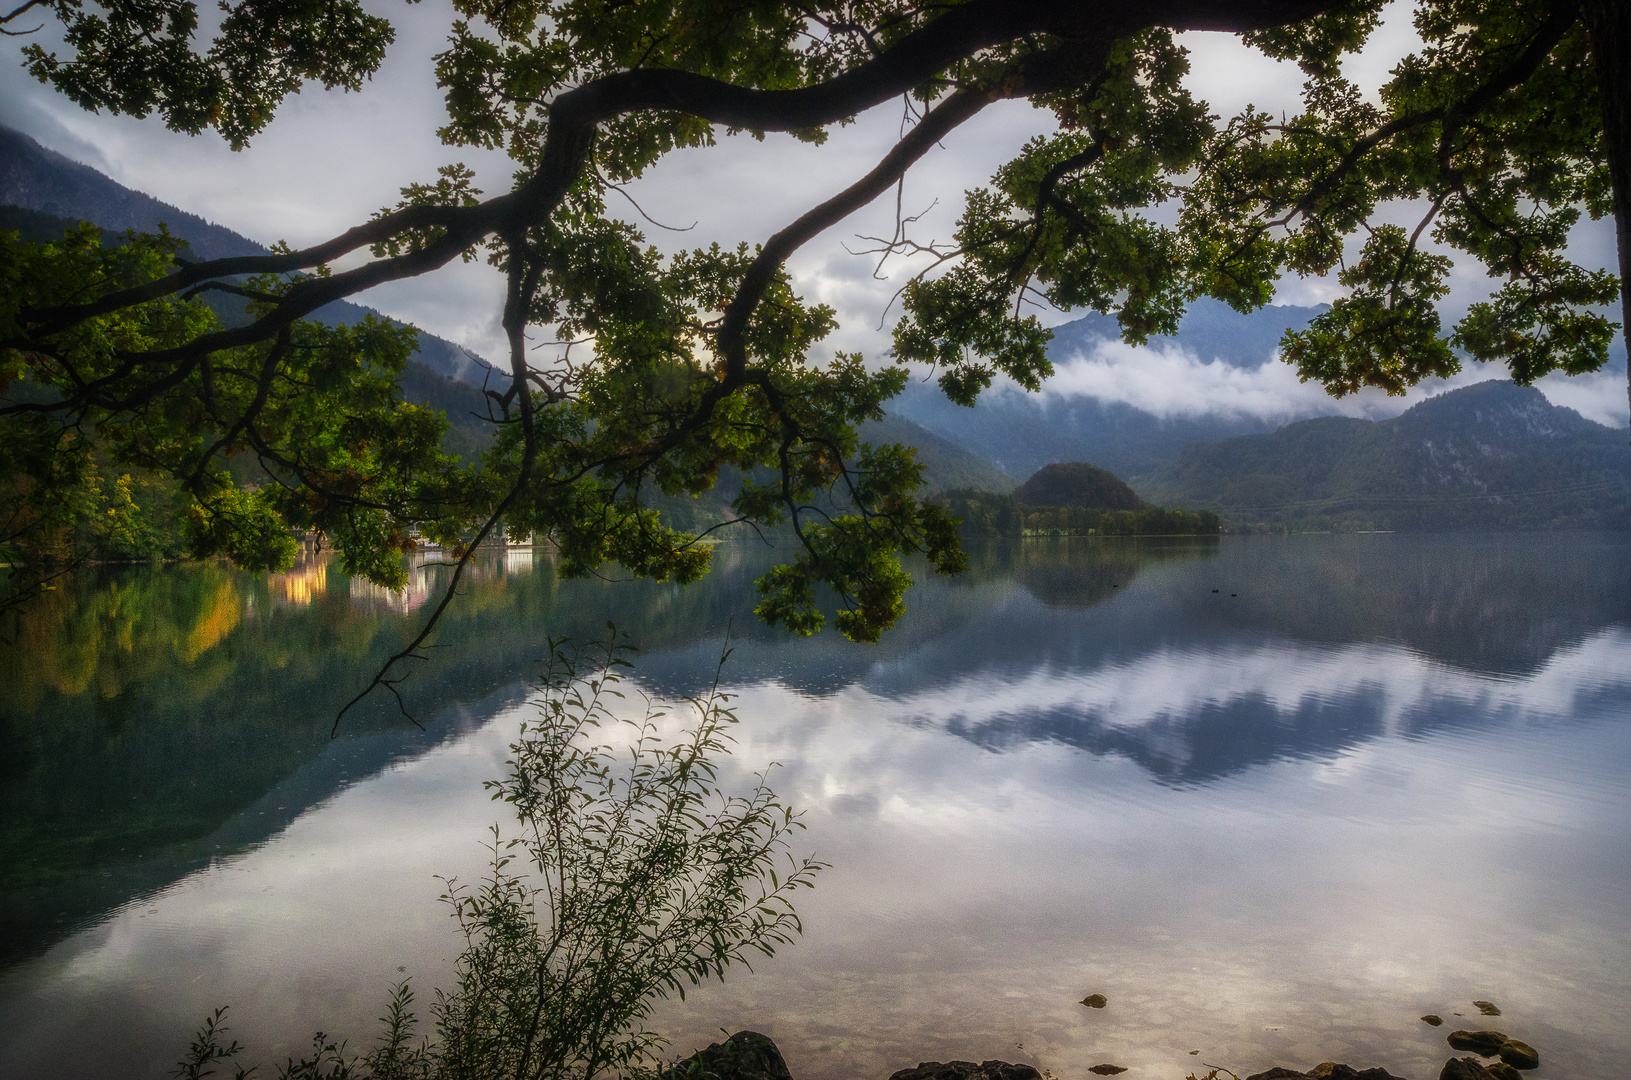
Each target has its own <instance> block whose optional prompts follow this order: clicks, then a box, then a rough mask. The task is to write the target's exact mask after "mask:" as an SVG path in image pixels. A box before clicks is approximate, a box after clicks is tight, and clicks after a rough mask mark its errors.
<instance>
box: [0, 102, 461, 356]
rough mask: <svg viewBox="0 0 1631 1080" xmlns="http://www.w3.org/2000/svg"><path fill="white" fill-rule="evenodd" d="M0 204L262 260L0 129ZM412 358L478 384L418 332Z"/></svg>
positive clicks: (341, 314)
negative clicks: (160, 234)
mask: <svg viewBox="0 0 1631 1080" xmlns="http://www.w3.org/2000/svg"><path fill="white" fill-rule="evenodd" d="M0 204H3V205H7V206H17V207H22V208H23V209H25V210H32V211H35V212H36V213H40V214H46V215H50V216H51V217H53V218H62V219H65V220H67V221H93V222H95V223H96V224H97V225H99V226H100V227H102V228H103V229H107V230H110V231H114V232H123V231H124V230H126V229H135V230H136V231H138V232H157V231H158V228H159V224H160V223H161V222H162V223H163V224H164V225H166V226H168V228H169V230H170V232H171V234H172V235H174V236H178V237H180V238H181V239H183V240H185V241H187V244H188V247H189V248H190V249H191V252H192V254H193V255H194V256H195V257H197V258H200V259H221V258H228V257H231V256H238V255H266V254H269V251H268V249H267V248H266V247H265V246H264V245H262V244H258V243H256V242H255V241H253V240H251V239H249V238H248V237H246V236H242V235H240V234H238V233H236V232H233V231H232V230H231V229H228V228H227V227H225V226H224V225H217V224H215V223H214V222H211V221H206V220H204V219H203V218H201V217H199V216H198V215H197V214H190V213H188V212H187V211H185V210H182V209H180V208H178V207H175V206H171V205H170V204H169V203H166V202H161V201H159V200H158V199H155V198H154V197H153V196H151V195H146V194H143V193H142V192H140V191H133V190H131V189H130V188H127V187H125V186H124V185H123V184H120V183H119V182H118V181H116V180H113V179H110V178H109V177H107V176H104V175H102V174H101V173H99V172H97V171H96V170H95V169H93V168H91V167H90V166H89V165H81V164H80V163H79V162H77V161H73V160H71V159H69V158H66V157H64V156H63V155H61V154H59V153H57V152H56V151H54V150H47V149H46V148H45V147H43V146H41V145H40V144H39V143H37V142H35V141H34V140H33V139H31V138H29V137H28V136H27V135H24V134H23V133H22V132H20V131H15V130H13V129H11V128H8V127H4V126H0ZM14 227H15V226H14ZM368 314H373V315H375V316H378V317H380V318H386V316H383V315H380V313H379V312H377V311H374V310H373V309H372V308H367V307H363V306H362V305H360V304H353V303H349V302H347V301H344V300H338V301H335V302H334V303H332V304H328V305H326V306H324V307H322V308H319V309H318V310H317V311H316V312H314V313H313V315H312V317H313V318H315V319H317V320H318V321H319V322H326V323H330V324H333V325H340V326H352V325H355V324H356V323H358V322H361V321H362V318H363V316H365V315H368ZM390 321H392V322H395V321H396V320H390ZM397 325H402V324H401V323H397ZM416 359H417V360H418V361H419V362H420V363H422V364H424V365H426V366H427V367H429V368H431V369H432V370H434V371H436V372H439V373H440V374H442V375H446V376H448V377H449V378H453V379H459V380H462V381H464V382H468V383H470V384H471V385H474V386H480V385H481V381H482V375H483V374H484V370H483V364H484V361H482V360H480V359H479V358H477V357H475V356H474V355H473V354H472V353H470V352H469V351H468V350H466V349H464V348H462V347H460V346H458V345H455V344H454V343H453V342H451V341H448V340H446V339H445V338H439V337H437V336H436V335H435V334H427V333H425V332H424V331H420V333H419V352H418V354H417V355H416Z"/></svg>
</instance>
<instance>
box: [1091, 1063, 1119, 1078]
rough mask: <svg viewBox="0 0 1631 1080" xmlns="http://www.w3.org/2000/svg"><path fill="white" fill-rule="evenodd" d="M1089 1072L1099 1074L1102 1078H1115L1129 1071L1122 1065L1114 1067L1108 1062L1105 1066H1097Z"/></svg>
mask: <svg viewBox="0 0 1631 1080" xmlns="http://www.w3.org/2000/svg"><path fill="white" fill-rule="evenodd" d="M1087 1071H1088V1072H1090V1073H1097V1074H1098V1075H1100V1076H1114V1075H1116V1074H1117V1073H1124V1072H1126V1071H1127V1070H1126V1069H1125V1068H1124V1067H1122V1066H1120V1065H1112V1064H1110V1063H1109V1062H1108V1061H1107V1062H1105V1063H1104V1064H1103V1065H1095V1066H1093V1067H1092V1068H1091V1069H1089V1070H1087Z"/></svg>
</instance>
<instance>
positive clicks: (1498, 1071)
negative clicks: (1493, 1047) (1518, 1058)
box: [1484, 1061, 1523, 1080]
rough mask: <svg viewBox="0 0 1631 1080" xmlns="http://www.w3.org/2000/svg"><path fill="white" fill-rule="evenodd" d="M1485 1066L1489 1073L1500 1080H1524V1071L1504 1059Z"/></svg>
mask: <svg viewBox="0 0 1631 1080" xmlns="http://www.w3.org/2000/svg"><path fill="white" fill-rule="evenodd" d="M1484 1068H1486V1069H1488V1070H1489V1074H1490V1075H1491V1076H1494V1077H1497V1078H1498V1080H1523V1073H1521V1072H1519V1071H1518V1070H1517V1069H1514V1068H1513V1067H1512V1066H1510V1065H1508V1064H1507V1063H1506V1062H1504V1061H1497V1062H1495V1063H1494V1064H1493V1065H1485V1066H1484Z"/></svg>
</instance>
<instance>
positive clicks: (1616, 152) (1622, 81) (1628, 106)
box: [1581, 0, 1631, 407]
mask: <svg viewBox="0 0 1631 1080" xmlns="http://www.w3.org/2000/svg"><path fill="white" fill-rule="evenodd" d="M1581 13H1582V14H1583V15H1584V16H1585V19H1586V27H1587V29H1588V30H1589V31H1590V33H1591V52H1592V59H1593V62H1594V63H1595V64H1596V67H1597V99H1598V101H1599V103H1600V105H1601V108H1602V111H1603V142H1604V145H1605V146H1606V148H1607V150H1608V175H1609V179H1610V180H1611V181H1612V182H1613V184H1614V232H1615V236H1616V238H1617V240H1618V241H1619V251H1620V333H1621V335H1622V336H1623V337H1624V338H1625V340H1626V343H1627V345H1631V3H1627V2H1626V0H1585V2H1584V3H1582V4H1581ZM1625 374H1626V391H1625V392H1626V404H1627V406H1628V407H1631V363H1627V364H1626V369H1625Z"/></svg>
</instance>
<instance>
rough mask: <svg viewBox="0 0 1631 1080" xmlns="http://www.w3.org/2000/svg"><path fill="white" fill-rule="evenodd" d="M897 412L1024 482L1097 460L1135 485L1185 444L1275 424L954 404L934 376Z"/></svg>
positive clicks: (1044, 398) (1083, 406) (995, 397)
mask: <svg viewBox="0 0 1631 1080" xmlns="http://www.w3.org/2000/svg"><path fill="white" fill-rule="evenodd" d="M889 411H890V412H891V413H892V414H894V415H896V416H900V417H903V418H905V419H908V420H912V421H914V422H916V423H918V424H921V425H922V426H923V427H924V428H926V429H928V430H929V431H932V432H933V433H934V434H936V435H939V436H941V437H942V438H944V439H947V440H949V441H951V442H954V443H956V444H957V445H959V446H961V447H963V448H964V449H965V450H968V451H970V452H971V453H974V454H978V455H979V456H980V457H983V458H985V459H986V460H988V461H990V462H992V463H993V464H995V465H996V466H997V467H998V468H1000V469H1002V471H1003V472H1004V473H1006V474H1008V475H1009V476H1011V477H1013V478H1014V479H1015V480H1016V481H1017V480H1019V479H1020V478H1023V477H1028V476H1030V475H1031V474H1032V473H1034V472H1036V470H1038V469H1040V468H1041V467H1042V466H1044V465H1051V464H1053V463H1055V462H1060V461H1090V462H1092V463H1093V464H1095V465H1098V466H1099V467H1100V468H1105V469H1109V470H1110V471H1111V472H1113V473H1115V474H1116V475H1117V476H1121V477H1125V478H1126V479H1127V480H1128V481H1130V482H1131V483H1132V484H1133V485H1134V486H1135V487H1136V486H1138V484H1139V482H1140V481H1141V480H1142V479H1143V478H1144V477H1146V476H1149V475H1151V474H1153V473H1156V472H1159V471H1160V470H1161V469H1163V468H1165V467H1166V466H1168V465H1170V464H1172V463H1173V462H1175V461H1177V460H1178V455H1179V454H1180V453H1181V452H1182V451H1183V448H1184V447H1185V446H1188V445H1189V444H1190V443H1195V442H1211V441H1215V440H1217V439H1226V438H1229V437H1230V436H1234V435H1251V434H1257V433H1259V432H1265V431H1272V430H1274V428H1275V426H1276V425H1275V423H1274V422H1273V421H1270V420H1260V419H1257V418H1255V417H1238V416H1202V417H1193V418H1188V417H1185V418H1174V419H1162V418H1161V417H1158V416H1156V415H1154V414H1153V413H1149V412H1145V411H1144V410H1142V409H1138V408H1135V407H1134V406H1132V405H1128V404H1126V403H1124V402H1118V401H1102V400H1100V399H1098V398H1091V397H1062V396H1060V395H1057V394H1047V395H1043V394H1026V393H1022V392H999V393H991V394H985V395H982V396H981V398H980V400H979V402H978V404H976V405H975V406H974V407H973V408H967V407H965V406H962V405H954V404H953V403H952V402H950V401H948V400H946V395H945V394H943V393H941V392H940V388H939V387H938V386H935V385H934V384H933V383H929V384H927V385H925V384H923V383H920V382H916V381H914V382H913V383H911V384H910V385H909V386H908V387H907V389H906V391H905V392H904V393H903V394H901V396H900V397H898V398H896V399H895V400H894V401H891V402H890V403H889Z"/></svg>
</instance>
